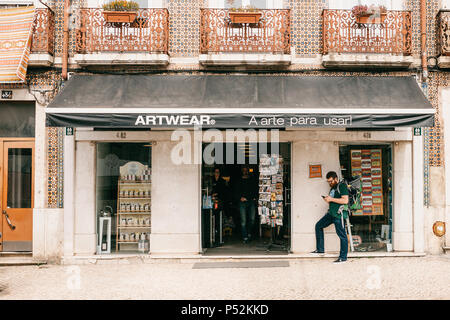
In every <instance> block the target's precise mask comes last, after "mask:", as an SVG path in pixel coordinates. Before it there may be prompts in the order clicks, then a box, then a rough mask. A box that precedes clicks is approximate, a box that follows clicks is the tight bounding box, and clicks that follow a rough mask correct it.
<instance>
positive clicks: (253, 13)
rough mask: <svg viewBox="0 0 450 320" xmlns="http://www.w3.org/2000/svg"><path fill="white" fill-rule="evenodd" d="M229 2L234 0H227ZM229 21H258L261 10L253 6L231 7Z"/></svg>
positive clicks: (253, 22)
mask: <svg viewBox="0 0 450 320" xmlns="http://www.w3.org/2000/svg"><path fill="white" fill-rule="evenodd" d="M227 1H228V3H229V4H231V5H232V4H233V3H234V0H227ZM229 15H230V20H231V23H252V24H256V23H258V22H259V21H260V19H261V16H262V12H261V11H260V10H258V9H256V8H255V7H253V6H250V5H248V6H244V7H240V8H231V9H230V10H229Z"/></svg>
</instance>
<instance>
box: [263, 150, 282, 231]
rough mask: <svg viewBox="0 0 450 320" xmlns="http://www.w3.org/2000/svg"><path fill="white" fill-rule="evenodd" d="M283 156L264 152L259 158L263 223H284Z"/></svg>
mask: <svg viewBox="0 0 450 320" xmlns="http://www.w3.org/2000/svg"><path fill="white" fill-rule="evenodd" d="M283 200H284V199H283V158H282V157H281V156H280V155H278V154H271V155H268V154H262V155H261V156H260V160H259V200H258V214H259V217H260V223H261V224H268V225H270V226H271V227H275V226H282V225H283Z"/></svg>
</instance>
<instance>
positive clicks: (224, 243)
mask: <svg viewBox="0 0 450 320" xmlns="http://www.w3.org/2000/svg"><path fill="white" fill-rule="evenodd" d="M212 145H215V147H214V150H213V153H214V156H213V159H210V161H208V163H204V164H203V166H202V213H201V214H202V247H203V249H204V253H205V254H206V255H208V254H211V255H221V254H267V253H269V254H270V252H274V253H275V254H280V253H281V254H282V253H285V254H287V253H288V252H289V248H290V231H291V230H290V225H291V223H290V219H291V216H290V212H291V203H290V143H279V144H276V145H275V144H274V145H271V144H267V143H235V144H232V143H231V144H230V143H215V144H204V146H203V150H204V152H205V149H206V150H208V149H209V148H211V146H212Z"/></svg>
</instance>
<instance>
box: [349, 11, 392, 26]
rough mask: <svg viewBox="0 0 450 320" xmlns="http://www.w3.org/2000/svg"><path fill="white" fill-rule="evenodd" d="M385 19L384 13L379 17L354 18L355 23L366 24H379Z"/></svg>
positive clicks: (369, 15) (364, 16) (363, 16)
mask: <svg viewBox="0 0 450 320" xmlns="http://www.w3.org/2000/svg"><path fill="white" fill-rule="evenodd" d="M385 19H386V13H381V14H380V15H379V16H376V15H372V14H367V15H361V16H357V17H356V22H357V23H367V24H381V23H383V22H384V20H385Z"/></svg>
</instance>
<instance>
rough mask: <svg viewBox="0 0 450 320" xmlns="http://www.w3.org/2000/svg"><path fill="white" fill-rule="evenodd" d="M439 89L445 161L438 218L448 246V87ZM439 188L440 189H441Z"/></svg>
mask: <svg viewBox="0 0 450 320" xmlns="http://www.w3.org/2000/svg"><path fill="white" fill-rule="evenodd" d="M440 91H441V94H440V97H441V99H439V100H440V101H441V102H440V104H441V105H440V110H441V127H442V128H444V137H443V138H444V141H443V145H444V156H443V159H444V161H445V180H444V181H445V211H444V212H445V216H444V217H443V219H440V220H441V221H444V222H445V225H446V229H447V231H446V235H445V242H444V243H443V245H445V246H446V247H450V165H447V163H448V161H449V159H450V110H449V105H450V88H442V89H440ZM441 188H442V187H441ZM441 188H440V190H442V189H441ZM442 240H444V239H442Z"/></svg>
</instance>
